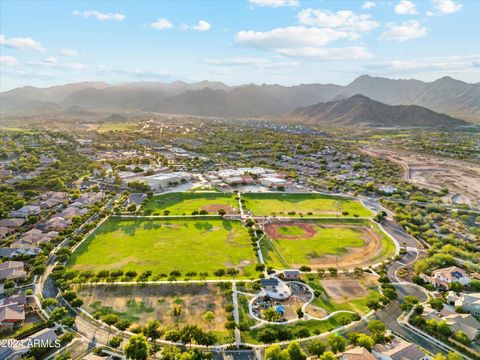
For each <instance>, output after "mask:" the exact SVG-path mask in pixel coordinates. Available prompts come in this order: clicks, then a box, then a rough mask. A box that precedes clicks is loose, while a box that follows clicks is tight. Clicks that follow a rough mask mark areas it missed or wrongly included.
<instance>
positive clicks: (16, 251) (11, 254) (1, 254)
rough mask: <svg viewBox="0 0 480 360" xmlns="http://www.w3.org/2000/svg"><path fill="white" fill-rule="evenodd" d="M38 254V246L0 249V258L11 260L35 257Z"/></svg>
mask: <svg viewBox="0 0 480 360" xmlns="http://www.w3.org/2000/svg"><path fill="white" fill-rule="evenodd" d="M39 252H40V248H39V247H38V246H24V247H21V248H15V247H9V248H0V258H6V259H13V258H16V257H18V256H36V255H38V253H39Z"/></svg>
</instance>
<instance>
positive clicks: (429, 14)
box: [425, 11, 435, 16]
mask: <svg viewBox="0 0 480 360" xmlns="http://www.w3.org/2000/svg"><path fill="white" fill-rule="evenodd" d="M425 15H427V16H433V15H435V13H434V12H433V11H426V12H425Z"/></svg>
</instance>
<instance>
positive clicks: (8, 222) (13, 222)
mask: <svg viewBox="0 0 480 360" xmlns="http://www.w3.org/2000/svg"><path fill="white" fill-rule="evenodd" d="M25 222H26V220H25V219H22V218H11V219H3V220H0V226H4V227H8V228H12V229H18V228H19V227H20V226H22V225H23V224H25Z"/></svg>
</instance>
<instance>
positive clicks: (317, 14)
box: [297, 8, 378, 31]
mask: <svg viewBox="0 0 480 360" xmlns="http://www.w3.org/2000/svg"><path fill="white" fill-rule="evenodd" d="M297 18H298V21H299V22H300V23H301V24H304V25H312V26H320V27H327V28H339V29H346V30H355V31H369V30H372V29H374V28H376V27H378V23H377V22H376V21H375V20H372V16H371V15H370V14H355V13H354V12H353V11H350V10H340V11H337V12H332V11H330V10H320V9H311V8H310V9H305V10H302V11H300V12H299V13H298V15H297Z"/></svg>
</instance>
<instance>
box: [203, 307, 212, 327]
mask: <svg viewBox="0 0 480 360" xmlns="http://www.w3.org/2000/svg"><path fill="white" fill-rule="evenodd" d="M202 319H203V321H205V322H206V323H208V324H209V326H210V325H211V324H212V323H213V322H214V321H215V313H214V312H213V311H207V312H206V313H205V314H203V315H202Z"/></svg>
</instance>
